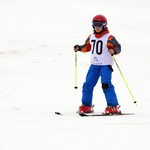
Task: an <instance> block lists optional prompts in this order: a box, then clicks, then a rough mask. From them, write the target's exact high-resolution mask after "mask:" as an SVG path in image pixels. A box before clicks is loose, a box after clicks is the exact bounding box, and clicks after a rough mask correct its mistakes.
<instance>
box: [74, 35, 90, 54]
mask: <svg viewBox="0 0 150 150" xmlns="http://www.w3.org/2000/svg"><path fill="white" fill-rule="evenodd" d="M90 50H91V45H90V36H89V37H88V38H87V39H86V41H85V43H84V44H83V45H75V46H74V51H75V52H77V51H81V52H89V51H90Z"/></svg>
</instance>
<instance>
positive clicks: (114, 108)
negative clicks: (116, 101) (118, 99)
mask: <svg viewBox="0 0 150 150" xmlns="http://www.w3.org/2000/svg"><path fill="white" fill-rule="evenodd" d="M119 108H120V106H119V105H118V106H107V107H106V108H105V111H104V112H103V114H106V115H109V114H121V110H120V109H119Z"/></svg>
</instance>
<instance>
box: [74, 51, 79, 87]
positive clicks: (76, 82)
mask: <svg viewBox="0 0 150 150" xmlns="http://www.w3.org/2000/svg"><path fill="white" fill-rule="evenodd" d="M74 69H75V70H74V72H75V80H74V81H75V86H74V88H75V89H77V88H78V85H77V76H78V75H77V52H75V67H74Z"/></svg>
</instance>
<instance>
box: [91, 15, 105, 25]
mask: <svg viewBox="0 0 150 150" xmlns="http://www.w3.org/2000/svg"><path fill="white" fill-rule="evenodd" d="M92 22H103V23H106V24H107V19H106V17H105V16H103V15H96V16H95V17H94V18H93V20H92Z"/></svg>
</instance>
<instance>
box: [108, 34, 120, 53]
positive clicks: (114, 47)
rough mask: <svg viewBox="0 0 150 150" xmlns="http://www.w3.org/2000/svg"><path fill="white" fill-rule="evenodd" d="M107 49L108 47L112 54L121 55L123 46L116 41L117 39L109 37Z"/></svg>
mask: <svg viewBox="0 0 150 150" xmlns="http://www.w3.org/2000/svg"><path fill="white" fill-rule="evenodd" d="M107 47H108V49H109V52H110V53H113V54H119V53H120V52H121V45H120V44H119V42H118V41H117V40H116V38H115V37H114V36H112V35H111V36H109V38H108V41H107ZM113 51H114V52H113Z"/></svg>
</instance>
